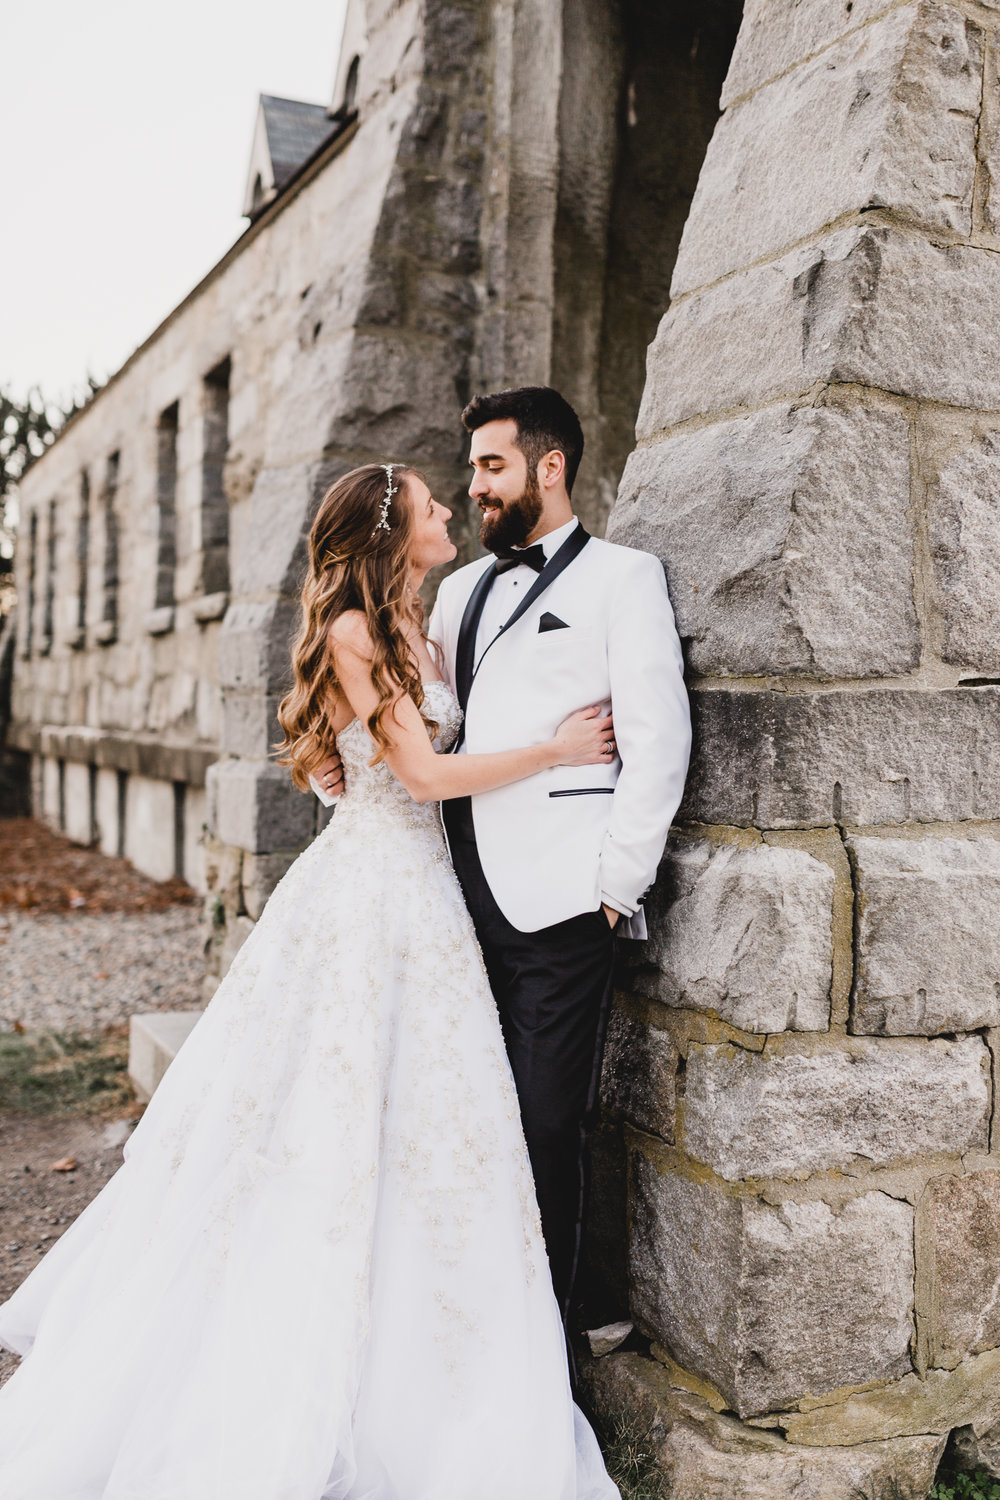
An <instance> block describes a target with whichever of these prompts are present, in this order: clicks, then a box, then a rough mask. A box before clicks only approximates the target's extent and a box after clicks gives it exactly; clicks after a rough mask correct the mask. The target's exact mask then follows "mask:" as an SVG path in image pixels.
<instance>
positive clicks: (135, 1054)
mask: <svg viewBox="0 0 1000 1500" xmlns="http://www.w3.org/2000/svg"><path fill="white" fill-rule="evenodd" d="M201 1014H202V1012H201V1011H200V1010H167V1011H158V1012H155V1013H154V1014H153V1015H148V1016H143V1015H134V1016H132V1017H130V1019H129V1029H128V1076H129V1077H130V1078H131V1080H132V1085H133V1087H134V1089H135V1092H136V1094H137V1096H138V1098H139V1099H140V1100H141V1101H142V1103H147V1102H148V1101H149V1100H150V1099H151V1098H152V1097H153V1094H154V1092H155V1091H156V1089H157V1087H158V1086H159V1083H160V1080H161V1079H162V1077H163V1075H164V1073H165V1072H166V1071H167V1068H168V1067H169V1066H170V1064H171V1063H172V1062H173V1060H174V1058H175V1057H176V1056H177V1053H178V1052H179V1051H180V1049H181V1046H182V1045H183V1043H184V1042H186V1041H187V1039H188V1037H189V1036H190V1035H191V1032H192V1031H193V1030H194V1027H195V1023H196V1022H197V1020H198V1018H199V1016H200V1015H201Z"/></svg>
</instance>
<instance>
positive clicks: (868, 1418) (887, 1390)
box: [781, 1349, 1000, 1447]
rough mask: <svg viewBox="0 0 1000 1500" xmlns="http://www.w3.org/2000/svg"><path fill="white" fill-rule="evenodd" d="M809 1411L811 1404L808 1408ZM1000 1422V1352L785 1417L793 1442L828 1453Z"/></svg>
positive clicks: (784, 1424)
mask: <svg viewBox="0 0 1000 1500" xmlns="http://www.w3.org/2000/svg"><path fill="white" fill-rule="evenodd" d="M802 1404H803V1405H804V1404H805V1403H802ZM998 1420H1000V1349H991V1350H990V1351H989V1353H987V1354H979V1355H976V1356H974V1357H973V1358H972V1359H967V1360H965V1361H964V1362H963V1363H962V1364H960V1365H959V1366H958V1367H957V1368H956V1369H954V1370H928V1371H927V1373H926V1375H925V1376H924V1377H923V1378H922V1379H921V1377H920V1376H919V1375H906V1376H904V1378H903V1379H902V1380H899V1381H896V1382H895V1383H894V1384H892V1385H887V1386H883V1387H882V1388H881V1389H879V1390H874V1391H861V1392H859V1393H858V1394H856V1395H851V1396H848V1397H847V1399H846V1401H840V1402H837V1403H836V1404H830V1405H820V1404H819V1403H818V1402H817V1403H816V1404H815V1405H812V1404H811V1410H808V1411H804V1410H800V1411H797V1412H785V1413H783V1414H782V1417H781V1426H782V1429H783V1430H784V1432H785V1433H786V1435H787V1436H788V1439H789V1441H791V1442H795V1443H802V1444H806V1445H816V1446H820V1447H827V1446H829V1445H831V1444H837V1443H869V1442H873V1441H878V1440H880V1439H884V1438H895V1437H907V1436H910V1435H912V1434H915V1433H924V1432H933V1433H942V1434H943V1433H948V1432H950V1431H951V1429H952V1428H953V1427H963V1426H966V1425H969V1424H974V1425H975V1426H976V1428H977V1430H978V1431H980V1432H985V1431H987V1430H988V1429H989V1428H990V1427H992V1426H994V1425H995V1424H996V1422H997V1421H998Z"/></svg>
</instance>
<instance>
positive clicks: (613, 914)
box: [601, 902, 621, 931]
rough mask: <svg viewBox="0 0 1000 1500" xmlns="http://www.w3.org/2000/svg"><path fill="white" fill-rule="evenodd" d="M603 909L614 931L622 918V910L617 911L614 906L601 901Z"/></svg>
mask: <svg viewBox="0 0 1000 1500" xmlns="http://www.w3.org/2000/svg"><path fill="white" fill-rule="evenodd" d="M601 910H602V911H603V913H604V915H605V916H606V917H607V919H608V921H609V922H610V923H611V929H612V931H614V929H615V928H616V927H617V926H618V923H619V921H620V919H621V912H620V911H616V910H615V908H614V907H613V906H605V905H604V903H603V902H602V903H601Z"/></svg>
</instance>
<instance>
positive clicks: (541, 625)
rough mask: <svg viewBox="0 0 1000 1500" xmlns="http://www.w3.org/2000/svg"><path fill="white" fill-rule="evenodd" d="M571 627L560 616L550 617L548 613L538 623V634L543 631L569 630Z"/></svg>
mask: <svg viewBox="0 0 1000 1500" xmlns="http://www.w3.org/2000/svg"><path fill="white" fill-rule="evenodd" d="M568 629H569V626H568V625H567V624H566V621H565V620H560V618H559V616H558V615H550V614H549V613H548V612H547V611H546V613H545V614H544V615H542V618H541V619H540V620H539V622H538V634H539V635H541V633H542V631H543V630H568Z"/></svg>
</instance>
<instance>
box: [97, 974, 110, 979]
mask: <svg viewBox="0 0 1000 1500" xmlns="http://www.w3.org/2000/svg"><path fill="white" fill-rule="evenodd" d="M107 977H108V976H107V974H95V975H94V978H95V979H107Z"/></svg>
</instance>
